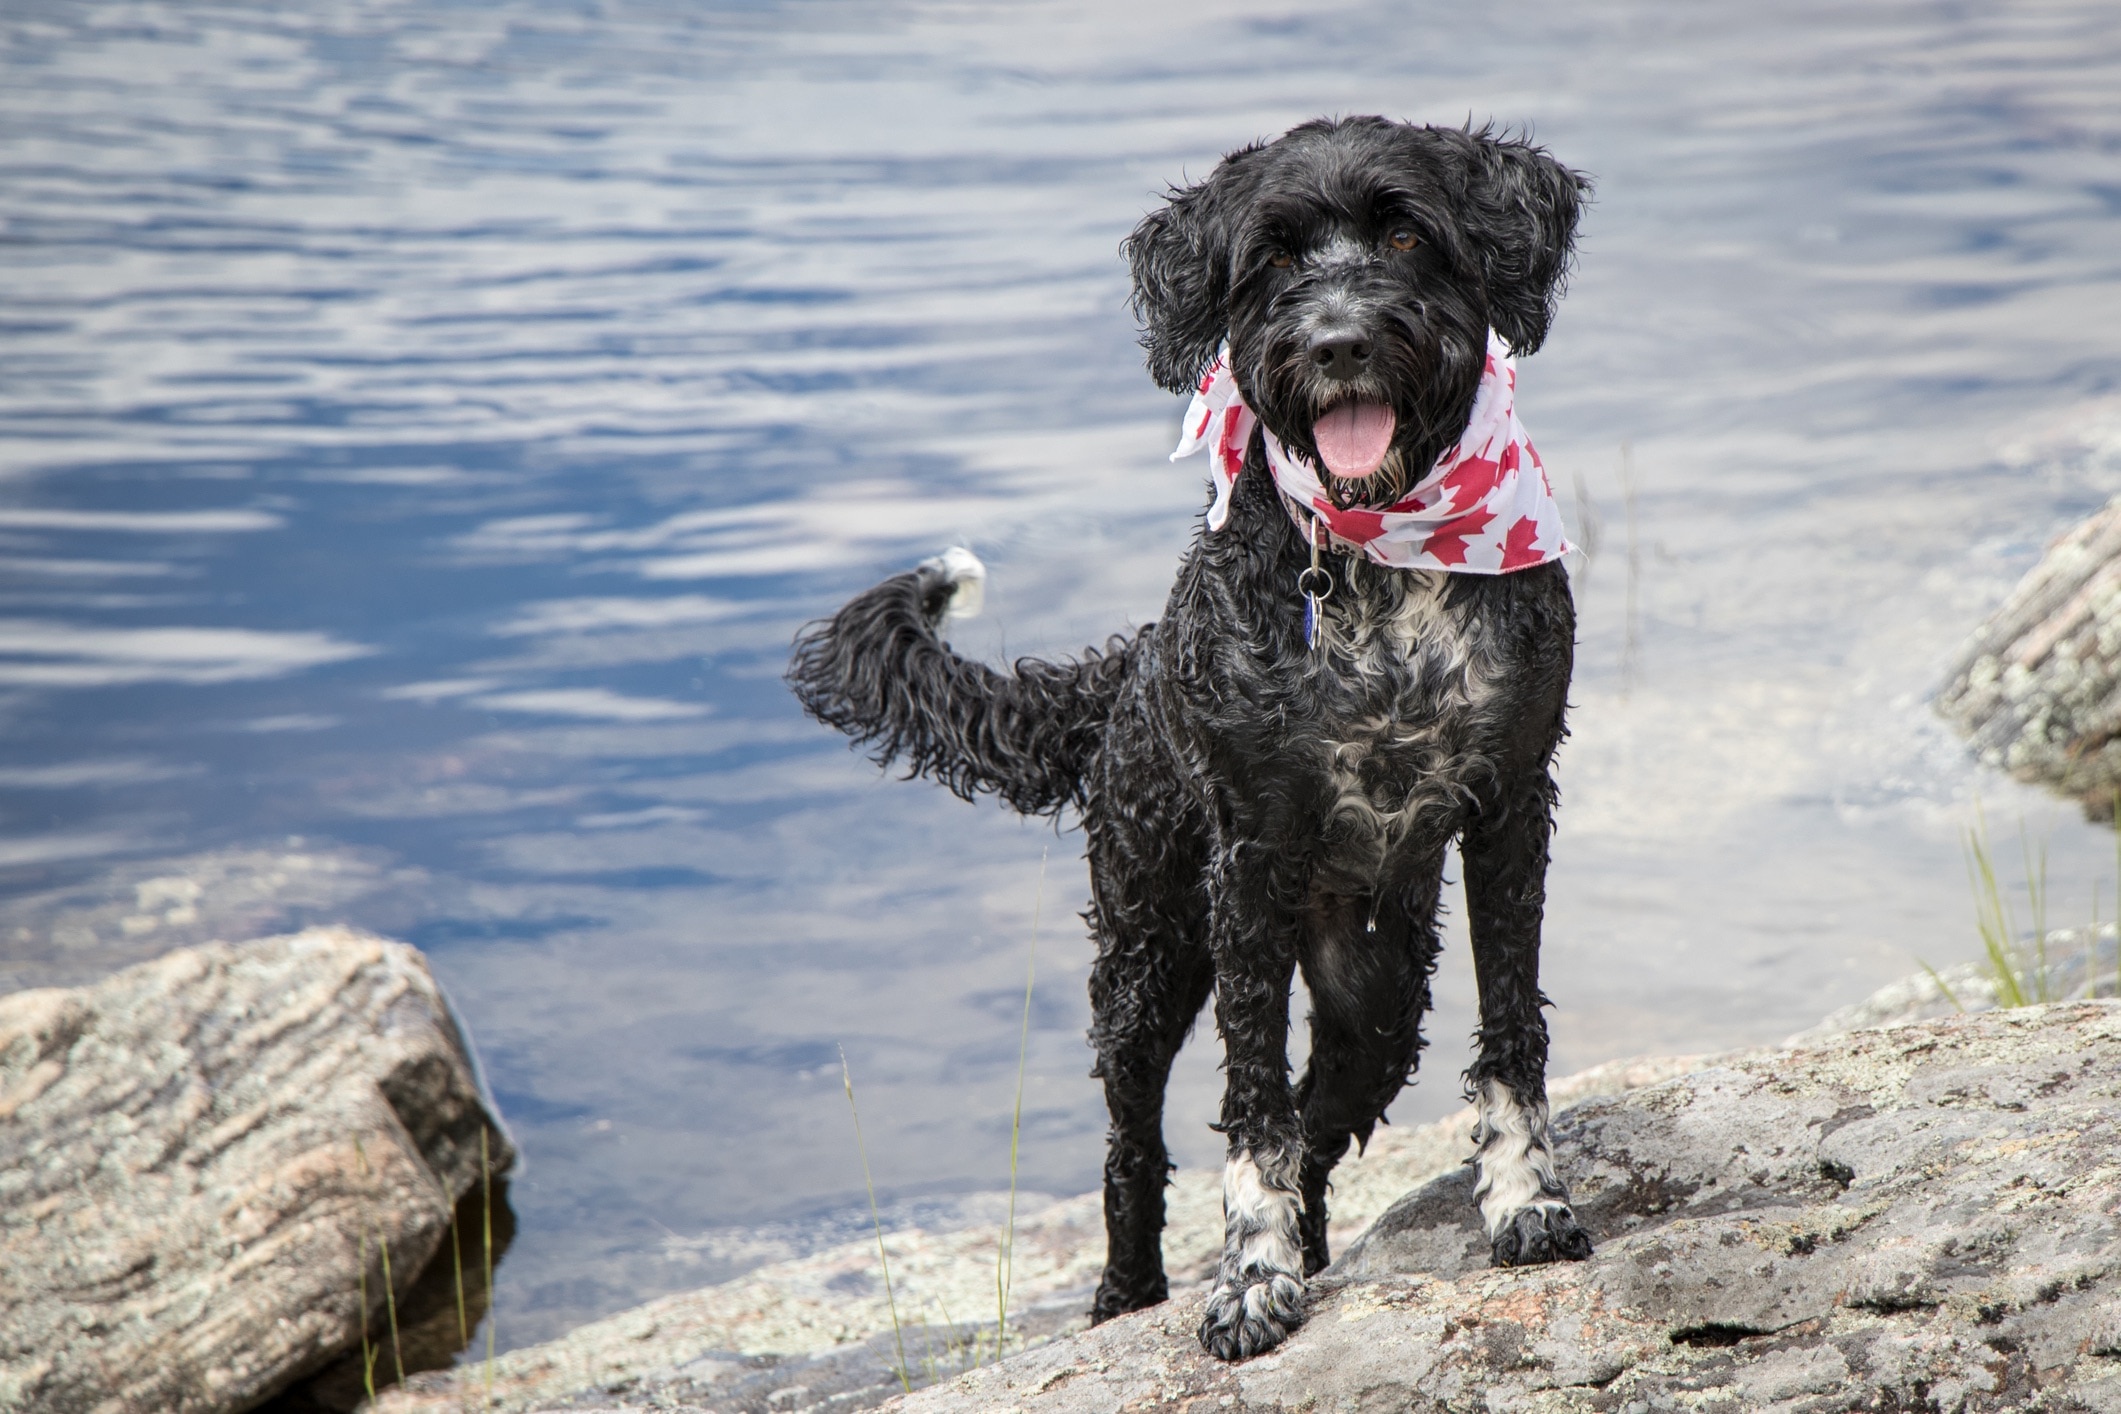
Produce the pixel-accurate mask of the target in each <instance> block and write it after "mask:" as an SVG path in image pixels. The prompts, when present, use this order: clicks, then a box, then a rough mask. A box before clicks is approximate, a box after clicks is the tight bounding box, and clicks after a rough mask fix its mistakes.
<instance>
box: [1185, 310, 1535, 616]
mask: <svg viewBox="0 0 2121 1414" xmlns="http://www.w3.org/2000/svg"><path fill="white" fill-rule="evenodd" d="M1229 355H1230V346H1229V345H1228V344H1225V345H1223V347H1222V350H1221V352H1219V353H1218V354H1217V355H1216V356H1215V364H1214V366H1213V367H1211V368H1210V369H1209V370H1208V372H1207V374H1206V375H1205V376H1204V377H1202V379H1201V380H1200V391H1199V392H1197V393H1195V394H1194V395H1193V405H1192V406H1191V407H1189V408H1187V409H1186V423H1185V427H1184V429H1183V431H1182V432H1181V434H1180V436H1179V440H1178V450H1177V451H1175V452H1173V453H1172V454H1171V460H1172V461H1178V460H1179V459H1181V458H1183V457H1189V456H1192V455H1193V454H1194V453H1195V452H1197V451H1199V450H1200V449H1201V448H1202V447H1209V448H1211V449H1212V450H1211V452H1210V454H1209V458H1208V460H1209V463H1210V467H1211V470H1212V471H1213V473H1214V477H1215V503H1214V504H1213V505H1212V506H1210V507H1209V508H1208V529H1210V530H1221V529H1222V528H1223V525H1224V523H1225V522H1227V521H1228V520H1229V518H1230V492H1231V490H1232V488H1234V487H1235V486H1236V485H1237V478H1238V475H1239V473H1241V472H1242V471H1243V470H1244V469H1245V447H1246V444H1247V443H1249V442H1250V441H1251V438H1252V429H1253V427H1255V426H1257V425H1258V422H1259V418H1258V415H1257V414H1255V413H1254V412H1253V411H1252V409H1251V408H1249V407H1247V406H1245V400H1244V397H1243V395H1242V394H1240V393H1239V392H1238V390H1237V378H1236V376H1235V375H1234V374H1232V373H1231V372H1230V363H1229ZM1516 397H1517V361H1516V359H1514V358H1513V357H1511V355H1510V347H1509V345H1507V344H1505V343H1504V342H1503V341H1502V339H1501V338H1500V337H1498V336H1497V335H1496V333H1495V331H1494V330H1492V329H1490V330H1489V331H1488V357H1487V366H1486V368H1485V369H1484V370H1483V371H1482V373H1481V376H1480V391H1479V393H1478V394H1476V395H1475V396H1474V399H1473V415H1472V416H1471V417H1470V418H1468V419H1467V421H1466V430H1465V434H1464V435H1463V436H1461V437H1460V438H1459V439H1458V445H1456V446H1455V447H1452V448H1451V449H1450V450H1449V451H1447V452H1445V453H1444V454H1443V455H1442V456H1441V457H1438V458H1437V459H1436V466H1435V468H1434V469H1433V470H1431V471H1430V472H1429V474H1428V475H1427V476H1426V477H1424V478H1422V480H1421V482H1420V483H1419V484H1418V485H1416V486H1415V487H1414V488H1413V489H1411V490H1409V491H1408V492H1407V493H1406V494H1405V495H1403V496H1401V497H1400V498H1399V499H1398V500H1396V501H1394V502H1393V503H1392V504H1391V505H1389V506H1353V507H1349V508H1347V509H1345V510H1343V509H1341V508H1340V507H1338V506H1335V505H1334V504H1333V501H1332V499H1331V498H1330V497H1329V496H1327V495H1326V489H1325V487H1324V486H1322V485H1321V484H1320V483H1319V479H1318V473H1317V471H1316V470H1314V469H1313V468H1312V467H1311V465H1310V464H1309V463H1308V462H1306V461H1304V460H1303V459H1302V458H1301V457H1298V456H1297V455H1296V454H1294V453H1293V452H1291V451H1289V450H1288V448H1286V447H1284V446H1283V445H1282V444H1281V441H1280V439H1279V438H1277V437H1276V436H1275V435H1274V434H1273V433H1272V432H1263V434H1262V441H1263V442H1264V443H1265V445H1266V449H1267V465H1268V466H1269V467H1271V468H1272V469H1273V472H1274V484H1275V485H1277V486H1279V487H1280V488H1281V493H1282V498H1283V500H1285V501H1286V502H1287V503H1288V504H1289V506H1290V508H1291V509H1292V511H1293V510H1295V509H1296V508H1298V507H1302V508H1304V509H1307V510H1308V511H1309V512H1310V513H1311V515H1312V516H1313V517H1315V523H1316V524H1319V525H1322V526H1324V527H1325V529H1326V530H1327V532H1328V533H1329V534H1330V536H1331V542H1332V545H1333V546H1334V548H1337V549H1342V550H1346V551H1348V552H1349V553H1351V554H1353V553H1360V554H1363V555H1365V556H1367V557H1368V558H1370V559H1371V560H1374V561H1376V562H1377V563H1378V564H1380V565H1386V566H1389V567H1391V568H1393V569H1401V570H1420V569H1432V570H1450V571H1452V572H1453V573H1457V574H1508V573H1510V572H1511V571H1512V570H1522V569H1530V568H1531V567H1532V566H1534V565H1543V564H1547V563H1549V562H1551V561H1554V560H1558V559H1560V558H1561V557H1562V556H1563V555H1566V554H1567V553H1568V552H1569V551H1570V549H1571V548H1573V547H1572V546H1570V544H1569V542H1568V541H1567V540H1566V539H1565V538H1563V535H1562V530H1561V507H1560V506H1558V505H1556V504H1555V502H1554V488H1553V487H1552V486H1551V485H1550V484H1548V481H1547V473H1546V468H1545V466H1543V465H1542V464H1541V463H1540V460H1539V453H1537V452H1535V451H1533V450H1532V440H1531V438H1530V437H1528V436H1527V435H1526V434H1525V430H1524V424H1522V423H1520V422H1519V421H1518V420H1517V409H1516ZM1298 524H1299V526H1301V524H1302V521H1301V518H1299V520H1298Z"/></svg>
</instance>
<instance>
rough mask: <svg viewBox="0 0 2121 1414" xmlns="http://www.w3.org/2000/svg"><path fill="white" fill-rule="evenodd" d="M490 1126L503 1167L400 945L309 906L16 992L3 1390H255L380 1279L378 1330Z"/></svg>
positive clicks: (26, 1405) (322, 1345)
mask: <svg viewBox="0 0 2121 1414" xmlns="http://www.w3.org/2000/svg"><path fill="white" fill-rule="evenodd" d="M482 1136H484V1137H485V1141H486V1153H487V1155H488V1164H489V1166H490V1169H491V1171H492V1172H495V1173H498V1172H500V1171H502V1170H505V1169H506V1168H507V1167H508V1165H509V1164H510V1162H511V1161H512V1159H513V1154H512V1151H511V1150H510V1149H509V1146H508V1144H507V1141H506V1139H505V1138H504V1137H502V1135H501V1132H500V1131H499V1129H498V1127H497V1126H496V1124H495V1122H494V1121H493V1120H492V1119H491V1117H490V1116H489V1115H488V1112H487V1110H486V1108H485V1107H484V1106H483V1105H482V1103H481V1101H480V1098H479V1087H478V1083H477V1079H476V1075H475V1072H474V1069H473V1065H472V1061H471V1059H470V1056H469V1053H468V1051H467V1049H466V1046H465V1042H464V1039H463V1036H462V1034H461V1033H460V1031H459V1028H458V1026H457V1024H456V1023H455V1021H454V1020H453V1019H452V1017H451V1015H450V1012H449V1008H448V1005H447V1003H446V1002H445V1001H444V999H443V996H442V993H441V991H440V989H439V988H438V987H437V986H436V984H435V981H434V979H433V977H432V976H430V975H429V973H428V971H427V967H426V964H425V963H424V962H423V961H422V960H421V958H420V955H419V954H418V953H417V952H415V951H414V950H413V949H411V948H409V947H406V946H405V945H403V944H401V943H392V942H386V941H384V940H383V939H380V938H374V937H369V936H366V935H363V934H360V933H355V932H351V931H348V930H345V929H339V928H316V929H310V930H308V931H306V932H302V933H298V934H295V935H293V936H291V937H283V938H269V939H265V940H262V941H259V942H253V943H247V944H243V945H241V946H229V945H227V944H221V943H214V944H208V945H206V946H202V947H195V948H186V949H183V950H181V951H177V952H173V953H170V954H168V955H166V956H164V957H161V958H158V959H156V960H154V961H152V962H147V963H143V964H141V965H139V966H137V967H132V968H129V969H127V970H126V971H123V972H120V973H118V974H116V975H115V976H112V977H110V978H108V979H107V980H105V981H103V982H101V983H98V984H96V985H94V986H90V987H83V988H79V989H73V990H58V989H46V990H38V991H28V992H17V993H14V994H12V995H8V996H0V1272H5V1274H6V1276H5V1280H4V1283H0V1409H5V1410H11V1411H12V1410H24V1411H29V1410H35V1411H37V1412H38V1414H71V1411H77V1410H78V1411H96V1412H97V1414H131V1411H142V1414H144V1412H145V1411H150V1410H152V1411H156V1414H162V1411H175V1412H176V1414H193V1412H194V1411H198V1414H206V1411H222V1410H231V1411H232V1410H240V1409H246V1408H250V1407H252V1406H254V1405H256V1404H258V1403H259V1402H260V1401H261V1400H263V1399H264V1398H266V1397H267V1396H269V1395H271V1394H273V1393H274V1392H276V1391H278V1390H280V1389H282V1388H284V1387H285V1386H287V1385H288V1384H289V1383H290V1382H291V1381H293V1380H295V1379H296V1378H298V1377H300V1376H302V1375H304V1374H306V1373H309V1372H313V1371H316V1370H318V1369H320V1368H322V1367H324V1366H326V1365H328V1364H329V1363H330V1362H332V1361H334V1360H337V1359H339V1358H341V1357H343V1356H344V1355H346V1354H347V1353H348V1352H349V1351H356V1352H357V1351H358V1349H359V1345H360V1341H361V1336H362V1330H363V1319H364V1310H363V1286H364V1282H365V1287H366V1304H367V1310H366V1312H365V1315H366V1317H367V1320H368V1322H369V1325H370V1327H371V1328H373V1329H375V1330H377V1331H378V1332H380V1331H381V1330H382V1328H383V1326H384V1323H385V1318H386V1314H387V1313H386V1310H385V1307H386V1303H385V1300H384V1290H385V1278H384V1271H385V1265H386V1261H387V1263H388V1266H389V1270H390V1273H391V1280H392V1283H393V1284H394V1286H395V1288H396V1290H397V1292H398V1293H399V1294H403V1293H405V1292H406V1291H408V1290H409V1289H410V1288H411V1286H412V1284H413V1279H414V1277H415V1275H416V1274H417V1273H419V1272H420V1271H421V1269H422V1268H423V1267H425V1266H426V1265H427V1264H428V1261H429V1259H430V1258H432V1257H433V1256H434V1255H435V1253H436V1251H437V1249H438V1248H439V1247H441V1246H442V1245H443V1244H444V1243H445V1240H446V1238H447V1235H448V1231H449V1225H450V1221H451V1216H452V1213H453V1212H454V1211H455V1209H456V1207H457V1204H458V1201H459V1200H460V1199H463V1198H465V1197H466V1196H467V1195H468V1194H470V1193H471V1192H472V1191H473V1189H475V1188H478V1187H480V1186H481V1174H482V1159H481V1139H482ZM472 1241H473V1242H474V1244H476V1241H477V1237H476V1234H474V1235H473V1237H472ZM473 1250H474V1251H476V1250H477V1248H476V1245H474V1248H473ZM474 1260H476V1258H474ZM403 1334H404V1332H402V1331H401V1336H402V1335H403ZM384 1340H385V1343H386V1345H387V1337H384ZM356 1358H358V1355H356ZM381 1359H382V1362H383V1364H384V1366H385V1368H388V1367H389V1366H390V1363H391V1361H392V1356H391V1354H390V1353H389V1352H388V1350H387V1349H385V1350H384V1351H383V1353H382V1356H381Z"/></svg>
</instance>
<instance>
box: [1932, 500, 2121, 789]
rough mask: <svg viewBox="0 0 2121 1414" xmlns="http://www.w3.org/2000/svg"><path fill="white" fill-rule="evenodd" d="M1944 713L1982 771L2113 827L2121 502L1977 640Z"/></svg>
mask: <svg viewBox="0 0 2121 1414" xmlns="http://www.w3.org/2000/svg"><path fill="white" fill-rule="evenodd" d="M1937 710H1938V711H1939V712H1941V713H1942V714H1943V715H1944V717H1945V718H1946V720H1948V721H1950V722H1951V723H1952V724H1953V725H1954V726H1956V727H1958V728H1959V730H1960V731H1961V732H1963V733H1964V734H1965V735H1966V736H1967V737H1969V738H1970V739H1971V740H1972V742H1973V746H1974V750H1975V752H1976V754H1978V755H1979V756H1980V758H1981V759H1982V761H1984V762H1986V763H1987V764H1989V765H1991V766H1997V767H2000V768H2002V769H2004V770H2007V771H2009V772H2010V773H2011V774H2012V775H2014V776H2016V777H2017V778H2018V779H2019V780H2022V781H2029V782H2032V783H2034V784H2037V785H2043V786H2046V787H2048V788H2049V789H2051V790H2054V791H2055V792H2057V793H2058V794H2061V795H2065V796H2070V797H2073V798H2075V799H2076V800H2078V801H2080V802H2081V803H2082V804H2083V806H2084V811H2085V814H2087V815H2088V816H2090V817H2092V818H2093V819H2098V820H2111V819H2112V818H2113V814H2114V793H2115V791H2116V790H2117V789H2121V498H2117V499H2116V500H2114V501H2111V502H2109V503H2108V504H2107V505H2106V506H2105V507H2104V508H2103V509H2101V510H2100V511H2099V512H2098V513H2096V514H2095V515H2093V516H2091V517H2089V518H2088V519H2086V520H2084V521H2082V522H2081V523H2079V524H2078V525H2076V526H2074V527H2072V528H2071V529H2070V530H2068V531H2066V532H2064V533H2063V534H2062V535H2061V536H2060V537H2058V538H2057V539H2056V540H2055V542H2054V543H2053V544H2052V545H2050V546H2049V547H2048V550H2047V554H2046V555H2045V556H2043V557H2042V558H2041V560H2040V563H2039V564H2037V565H2035V566H2033V568H2032V570H2031V571H2030V572H2028V573H2027V574H2026V576H2025V578H2024V579H2022V580H2020V581H2019V583H2018V587H2017V588H2016V589H2014V590H2012V591H2011V594H2010V597H2009V598H2008V599H2007V600H2005V601H2004V604H2003V607H2002V608H2000V609H1998V610H1996V612H1995V613H1994V614H1992V615H1990V616H1989V619H1988V621H1987V622H1986V623H1984V624H1982V625H1981V627H1980V628H1978V629H1976V630H1975V631H1974V634H1973V637H1972V638H1970V639H1969V640H1968V641H1967V644H1966V646H1965V647H1964V648H1962V649H1961V650H1960V654H1959V658H1958V661H1957V662H1955V663H1954V664H1953V665H1952V668H1951V670H1950V672H1949V673H1948V674H1947V675H1946V679H1945V685H1944V688H1943V690H1942V691H1941V692H1940V693H1939V694H1938V698H1937Z"/></svg>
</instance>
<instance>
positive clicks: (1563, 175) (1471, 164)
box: [1466, 128, 1591, 354]
mask: <svg viewBox="0 0 2121 1414" xmlns="http://www.w3.org/2000/svg"><path fill="white" fill-rule="evenodd" d="M1466 137H1467V139H1468V140H1469V143H1468V148H1467V163H1466V205H1467V215H1468V217H1469V218H1470V219H1469V220H1468V222H1467V226H1468V230H1467V235H1468V236H1470V237H1471V238H1472V242H1473V245H1474V246H1475V248H1476V249H1477V250H1478V252H1479V256H1480V263H1481V274H1482V276H1483V277H1484V280H1485V282H1486V284H1487V287H1488V322H1489V323H1491V324H1493V325H1494V326H1495V332H1496V333H1498V334H1500V335H1502V337H1503V338H1504V339H1505V340H1506V341H1508V343H1509V345H1510V349H1511V351H1512V352H1514V353H1520V354H1528V353H1532V352H1534V351H1536V350H1537V349H1538V348H1539V346H1540V345H1541V344H1543V343H1545V342H1546V337H1547V326H1548V325H1550V324H1552V323H1553V322H1554V304H1555V301H1556V300H1558V299H1560V298H1561V287H1562V284H1563V282H1564V281H1565V280H1566V279H1567V278H1568V273H1569V266H1570V264H1571V260H1572V257H1573V256H1574V254H1575V249H1576V221H1577V218H1578V217H1579V216H1580V215H1581V214H1582V212H1583V207H1584V203H1585V202H1587V201H1588V200H1589V199H1590V195H1591V179H1590V178H1589V177H1587V176H1585V175H1584V174H1583V173H1581V172H1572V171H1570V170H1569V169H1568V168H1567V167H1564V166H1562V165H1561V164H1560V163H1559V162H1556V161H1555V160H1554V159H1553V158H1552V157H1550V156H1549V155H1548V154H1547V152H1546V149H1544V148H1540V147H1534V146H1533V145H1532V144H1531V143H1529V142H1525V141H1523V140H1521V139H1517V138H1511V137H1508V136H1501V137H1498V136H1496V134H1495V133H1494V132H1493V130H1491V129H1486V128H1483V129H1481V130H1480V131H1477V132H1468V133H1467V134H1466Z"/></svg>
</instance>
